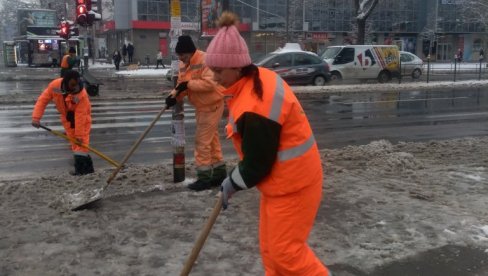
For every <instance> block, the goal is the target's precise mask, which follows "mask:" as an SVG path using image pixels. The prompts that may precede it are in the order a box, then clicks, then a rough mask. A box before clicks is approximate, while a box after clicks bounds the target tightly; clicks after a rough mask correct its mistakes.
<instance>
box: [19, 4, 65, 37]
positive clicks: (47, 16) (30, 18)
mask: <svg viewBox="0 0 488 276" xmlns="http://www.w3.org/2000/svg"><path fill="white" fill-rule="evenodd" d="M17 24H18V27H19V35H26V34H27V27H44V28H56V27H57V25H58V18H57V16H56V11H54V10H34V9H31V10H28V9H19V10H17Z"/></svg>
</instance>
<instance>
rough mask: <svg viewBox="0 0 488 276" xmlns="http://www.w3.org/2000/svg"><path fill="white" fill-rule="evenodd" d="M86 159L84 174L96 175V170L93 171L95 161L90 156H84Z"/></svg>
mask: <svg viewBox="0 0 488 276" xmlns="http://www.w3.org/2000/svg"><path fill="white" fill-rule="evenodd" d="M84 157H85V167H84V170H83V174H89V173H94V172H95V170H94V169H93V160H92V158H91V156H90V155H88V156H84Z"/></svg>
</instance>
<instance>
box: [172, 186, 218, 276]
mask: <svg viewBox="0 0 488 276" xmlns="http://www.w3.org/2000/svg"><path fill="white" fill-rule="evenodd" d="M220 210H222V193H219V199H218V200H217V202H216V203H215V206H214V208H213V210H212V213H211V214H210V217H209V218H208V219H207V223H206V224H205V226H204V227H203V229H202V231H201V232H200V236H198V239H197V241H196V242H195V245H193V249H192V250H191V253H190V255H189V256H188V259H186V262H185V266H184V267H183V270H182V271H181V273H180V276H188V275H189V274H190V272H191V269H192V267H193V264H194V263H195V261H196V260H197V258H198V254H199V253H200V250H201V249H202V247H203V244H204V243H205V240H207V237H208V234H210V230H212V227H213V225H214V223H215V221H216V220H217V217H218V216H219V214H220Z"/></svg>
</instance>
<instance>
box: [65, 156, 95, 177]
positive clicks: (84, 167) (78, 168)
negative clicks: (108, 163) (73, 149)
mask: <svg viewBox="0 0 488 276" xmlns="http://www.w3.org/2000/svg"><path fill="white" fill-rule="evenodd" d="M93 172H95V170H94V169H93V161H92V159H91V156H90V155H87V156H83V155H75V171H74V172H70V174H71V175H85V174H89V173H93Z"/></svg>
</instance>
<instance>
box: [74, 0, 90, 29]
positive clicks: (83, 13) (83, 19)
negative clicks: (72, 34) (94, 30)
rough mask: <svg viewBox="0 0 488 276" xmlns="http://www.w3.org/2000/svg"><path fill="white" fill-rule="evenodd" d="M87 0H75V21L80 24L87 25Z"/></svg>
mask: <svg viewBox="0 0 488 276" xmlns="http://www.w3.org/2000/svg"><path fill="white" fill-rule="evenodd" d="M87 2H89V1H87V0H76V23H78V25H81V26H87V24H88V9H87ZM90 4H91V3H90Z"/></svg>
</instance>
